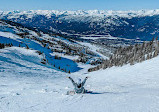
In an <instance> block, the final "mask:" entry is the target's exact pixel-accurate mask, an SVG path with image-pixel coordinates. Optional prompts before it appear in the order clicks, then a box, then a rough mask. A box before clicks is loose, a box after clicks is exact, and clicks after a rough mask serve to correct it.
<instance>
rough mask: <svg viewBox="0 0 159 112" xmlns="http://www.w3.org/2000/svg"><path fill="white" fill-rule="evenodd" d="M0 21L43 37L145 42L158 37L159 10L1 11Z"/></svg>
mask: <svg viewBox="0 0 159 112" xmlns="http://www.w3.org/2000/svg"><path fill="white" fill-rule="evenodd" d="M0 19H3V20H10V21H13V22H16V23H19V24H21V25H23V26H25V27H28V28H32V29H37V30H40V31H43V32H44V33H48V32H49V33H53V34H54V33H59V34H63V35H66V36H70V37H82V36H86V35H103V36H107V35H111V36H113V37H120V38H126V39H139V40H143V41H146V40H151V39H152V38H153V37H157V36H158V35H159V9H156V10H139V11H111V10H109V11H99V10H88V11H83V10H78V11H56V10H30V11H0Z"/></svg>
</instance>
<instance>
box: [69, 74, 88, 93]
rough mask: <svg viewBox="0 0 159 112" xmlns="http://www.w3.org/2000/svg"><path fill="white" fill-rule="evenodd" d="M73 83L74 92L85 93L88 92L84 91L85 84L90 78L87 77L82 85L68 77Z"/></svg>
mask: <svg viewBox="0 0 159 112" xmlns="http://www.w3.org/2000/svg"><path fill="white" fill-rule="evenodd" d="M68 78H69V79H70V80H71V81H72V84H73V86H74V90H75V92H76V93H85V92H86V90H85V89H84V84H85V83H86V80H87V79H88V77H86V78H85V79H84V80H83V82H82V83H80V84H78V83H75V81H74V80H73V79H72V78H71V77H68Z"/></svg>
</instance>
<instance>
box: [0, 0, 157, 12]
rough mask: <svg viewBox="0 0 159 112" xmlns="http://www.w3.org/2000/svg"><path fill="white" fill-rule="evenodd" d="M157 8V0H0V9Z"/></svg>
mask: <svg viewBox="0 0 159 112" xmlns="http://www.w3.org/2000/svg"><path fill="white" fill-rule="evenodd" d="M39 9H41V10H94V9H97V10H140V9H159V0H0V10H39Z"/></svg>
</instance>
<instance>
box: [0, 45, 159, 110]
mask: <svg viewBox="0 0 159 112" xmlns="http://www.w3.org/2000/svg"><path fill="white" fill-rule="evenodd" d="M40 59H41V57H40V56H39V55H37V54H36V53H35V51H33V50H26V49H24V48H18V47H11V48H5V49H0V112H158V111H159V107H158V105H159V69H158V66H159V57H156V58H154V59H151V60H148V61H145V62H142V63H139V64H136V65H133V66H130V65H125V66H123V67H112V68H109V69H106V70H100V71H96V72H92V73H87V72H86V70H85V69H84V70H81V71H79V72H75V73H72V74H66V73H63V72H60V71H56V70H54V69H52V68H49V66H44V65H42V64H40V63H39V62H40ZM67 76H71V77H72V78H73V79H75V80H76V79H77V78H78V77H80V78H82V79H84V78H85V76H89V77H90V78H89V79H88V80H87V82H86V85H85V88H86V89H88V90H90V91H93V92H94V93H92V94H76V95H73V96H71V95H66V92H67V91H69V90H72V89H73V86H72V84H71V82H70V80H69V79H67V78H66V77H67Z"/></svg>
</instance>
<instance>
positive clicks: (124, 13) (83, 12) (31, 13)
mask: <svg viewBox="0 0 159 112" xmlns="http://www.w3.org/2000/svg"><path fill="white" fill-rule="evenodd" d="M20 15H26V16H27V17H28V18H32V17H33V16H34V15H45V16H47V17H51V16H52V15H54V16H59V15H63V16H101V17H105V16H119V17H137V16H153V15H159V9H156V10H138V11H133V10H130V11H113V10H107V11H105V10H77V11H58V10H29V11H18V10H17V11H0V16H1V17H3V16H10V17H12V18H19V17H20Z"/></svg>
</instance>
